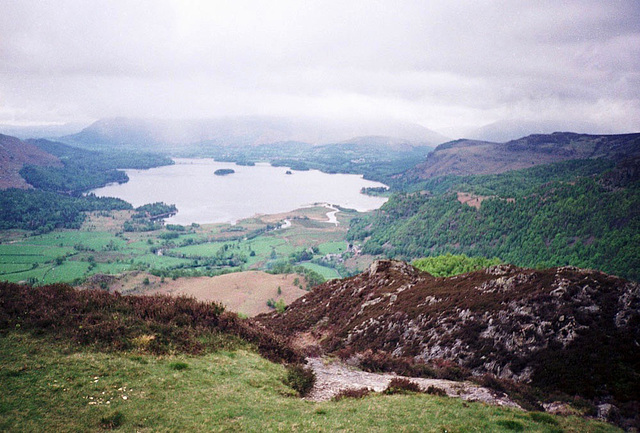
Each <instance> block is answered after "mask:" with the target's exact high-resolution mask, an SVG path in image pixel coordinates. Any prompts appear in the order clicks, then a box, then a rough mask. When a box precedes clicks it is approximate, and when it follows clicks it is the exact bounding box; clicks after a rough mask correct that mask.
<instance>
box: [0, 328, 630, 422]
mask: <svg viewBox="0 0 640 433" xmlns="http://www.w3.org/2000/svg"><path fill="white" fill-rule="evenodd" d="M70 344H71V343H69V342H68V340H66V339H59V338H58V339H56V338H55V337H54V336H53V335H50V334H49V335H47V334H43V335H39V336H37V335H35V334H33V333H26V332H23V331H19V330H5V331H3V333H2V334H1V337H0V386H2V393H1V394H0V430H1V431H10V432H12V431H15V432H17V431H20V432H30V431H31V432H41V431H56V432H86V431H103V430H105V429H117V430H118V431H138V432H152V431H153V432H165V431H262V432H264V431H314V432H318V431H327V432H329V431H354V432H355V431H374V432H375V431H379V432H383V431H399V432H409V431H416V432H417V431H420V432H445V431H446V432H491V431H495V432H511V431H527V432H613V431H619V430H617V429H616V428H615V427H613V426H610V425H607V424H603V423H600V422H595V421H588V420H584V419H581V418H576V417H567V418H564V417H554V416H549V415H546V414H531V413H527V412H523V411H517V410H510V409H504V408H499V407H493V406H487V405H484V404H480V403H464V402H462V401H461V400H457V399H449V398H442V397H435V396H428V395H422V394H420V395H418V394H412V395H393V396H387V395H371V396H369V397H365V398H363V399H343V400H340V401H338V402H324V403H312V402H307V401H304V400H301V399H299V398H297V397H295V396H294V392H293V390H291V389H290V388H288V387H287V386H285V385H284V384H283V383H282V379H283V378H284V376H285V370H284V368H283V367H282V366H281V365H279V364H275V363H272V362H269V361H267V360H265V359H264V358H262V357H260V356H259V355H257V354H256V353H254V352H253V351H252V350H251V349H250V347H249V346H247V345H244V344H243V343H238V345H237V346H236V347H235V349H232V350H231V349H228V350H219V351H217V352H214V353H207V354H204V355H197V356H194V355H161V356H159V355H151V354H144V353H138V352H112V351H107V352H103V351H98V350H96V349H92V348H90V347H79V346H77V345H70Z"/></svg>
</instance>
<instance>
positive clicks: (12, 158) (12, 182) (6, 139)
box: [0, 134, 62, 189]
mask: <svg viewBox="0 0 640 433" xmlns="http://www.w3.org/2000/svg"><path fill="white" fill-rule="evenodd" d="M25 164H33V165H53V166H61V165H62V164H61V163H60V160H59V159H58V158H57V157H55V156H53V155H51V154H49V153H47V152H45V151H44V150H41V149H39V148H38V147H36V146H34V145H33V144H31V143H27V142H25V141H22V140H20V139H18V138H15V137H11V136H9V135H3V134H0V189H7V188H30V186H29V184H28V183H27V182H26V181H25V180H24V179H23V178H22V176H20V173H19V171H20V169H21V168H22V166H23V165H25Z"/></svg>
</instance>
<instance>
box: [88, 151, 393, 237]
mask: <svg viewBox="0 0 640 433" xmlns="http://www.w3.org/2000/svg"><path fill="white" fill-rule="evenodd" d="M175 162H176V163H175V165H170V166H164V167H157V168H152V169H149V170H125V171H126V173H127V175H128V176H129V182H127V183H124V184H120V185H118V184H113V185H108V186H105V187H103V188H98V189H96V190H93V191H92V192H93V193H95V194H96V195H98V196H110V197H118V198H121V199H123V200H126V201H128V202H129V203H131V204H133V205H134V206H136V207H137V206H141V205H143V204H146V203H153V202H157V201H163V202H165V203H167V204H175V205H176V206H177V207H178V214H177V215H175V216H173V217H171V218H169V219H167V220H166V221H167V222H169V223H173V224H191V223H194V222H195V223H198V224H206V223H225V222H226V223H235V222H237V221H238V220H240V219H243V218H248V217H251V216H254V215H256V214H274V213H281V212H287V211H291V210H294V209H298V208H301V207H305V206H310V205H313V204H315V203H329V204H334V205H340V206H343V207H345V208H351V209H356V210H358V211H361V212H363V211H367V210H372V209H377V208H379V207H380V206H382V204H383V203H384V202H385V201H386V198H382V197H371V196H367V195H364V194H361V193H360V189H361V188H363V187H379V186H384V185H383V184H382V183H379V182H373V181H369V180H365V179H363V178H362V176H359V175H352V174H327V173H322V172H320V171H317V170H309V171H292V173H293V174H286V171H287V170H288V169H287V168H285V167H272V166H271V165H269V164H267V163H260V164H256V165H255V166H253V167H248V166H239V165H236V164H234V163H229V162H216V161H214V160H212V159H189V158H176V159H175ZM221 168H230V169H233V170H234V171H235V173H233V174H229V175H226V176H216V175H214V172H215V171H216V170H218V169H221Z"/></svg>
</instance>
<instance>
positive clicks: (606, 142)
mask: <svg viewBox="0 0 640 433" xmlns="http://www.w3.org/2000/svg"><path fill="white" fill-rule="evenodd" d="M638 155H640V134H622V135H588V134H575V133H570V132H554V133H553V134H535V135H529V136H527V137H523V138H520V139H517V140H512V141H508V142H506V143H493V142H488V141H477V140H465V139H462V140H456V141H451V142H448V143H444V144H441V145H440V146H438V147H437V148H436V149H435V150H434V151H433V152H432V153H431V154H429V155H428V156H427V159H426V160H425V161H424V162H423V163H421V164H418V165H417V166H416V167H414V168H413V169H411V170H409V171H408V172H407V173H405V174H404V175H403V178H404V179H405V180H406V181H415V180H420V179H430V178H435V177H438V176H445V175H458V176H465V175H471V174H495V173H503V172H505V171H509V170H519V169H523V168H528V167H532V166H535V165H541V164H550V163H554V162H559V161H566V160H572V159H587V158H605V159H611V160H616V161H617V160H621V159H624V158H628V157H633V156H638Z"/></svg>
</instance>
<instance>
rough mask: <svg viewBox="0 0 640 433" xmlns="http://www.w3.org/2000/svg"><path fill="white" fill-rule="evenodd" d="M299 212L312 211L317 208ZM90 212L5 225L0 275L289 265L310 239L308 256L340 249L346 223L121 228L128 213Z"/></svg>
mask: <svg viewBox="0 0 640 433" xmlns="http://www.w3.org/2000/svg"><path fill="white" fill-rule="evenodd" d="M301 212H303V213H304V212H308V213H309V215H312V216H313V215H315V214H316V213H318V212H320V213H322V212H324V209H319V210H318V209H315V208H310V209H306V210H303V211H301ZM345 215H347V214H345ZM91 218H92V219H91V220H90V222H88V223H87V224H85V225H84V226H83V227H84V228H83V229H80V230H69V229H63V230H56V231H52V232H49V233H46V234H41V235H33V234H30V233H29V232H27V231H13V232H6V233H4V236H3V238H2V242H3V243H0V279H2V280H6V281H11V282H21V281H26V282H30V283H34V284H48V283H54V282H73V283H76V284H77V283H81V282H82V281H83V280H84V279H86V278H87V277H89V276H91V275H93V274H96V273H105V274H118V273H122V272H125V271H129V270H136V269H137V270H143V271H148V272H151V271H154V270H155V271H158V272H160V273H165V275H174V276H175V275H177V276H182V275H197V274H198V273H200V274H207V275H208V274H212V273H219V272H220V271H224V270H230V271H237V270H239V269H269V268H270V267H271V266H272V265H273V264H274V263H277V262H281V261H283V260H284V261H291V260H293V262H292V264H293V265H295V264H297V263H295V260H296V259H292V254H293V253H299V252H301V251H304V250H309V251H310V248H311V247H317V250H316V251H317V252H316V253H315V254H314V257H313V258H314V259H319V258H321V257H323V256H325V255H327V254H340V253H343V252H345V251H346V248H347V242H346V241H345V234H346V226H344V229H341V228H338V229H336V227H335V226H332V225H327V224H319V223H318V224H316V223H313V224H311V222H313V221H311V220H306V219H304V218H303V219H296V220H294V223H293V226H292V227H290V228H287V229H283V230H270V231H265V232H264V233H262V234H259V235H258V236H255V235H252V233H256V230H264V229H265V228H266V226H267V224H273V223H272V222H269V223H267V222H262V221H261V220H260V219H255V218H254V219H249V220H246V221H243V222H242V225H238V226H229V225H225V224H218V225H205V226H202V227H200V226H194V227H192V226H189V227H187V228H185V231H180V230H168V229H161V230H155V231H150V232H123V231H122V230H121V229H122V225H123V224H124V222H125V221H126V220H127V218H129V214H128V213H126V212H123V213H122V215H115V214H114V216H113V218H112V217H109V218H105V217H100V216H95V215H93V216H91ZM100 218H102V219H100ZM345 218H347V219H349V218H350V216H349V215H347V216H345ZM310 221H311V222H310ZM314 224H315V225H314ZM245 236H246V237H245ZM231 259H233V262H231ZM304 260H308V259H304ZM305 267H307V268H308V269H311V270H314V271H316V272H318V273H319V274H321V275H322V276H323V277H324V278H326V279H333V278H339V277H340V274H339V273H338V272H337V271H336V270H335V269H333V268H331V267H327V266H320V265H316V264H313V265H312V264H308V263H307V264H306V265H305ZM167 272H168V273H169V274H166V273H167ZM156 274H157V273H156Z"/></svg>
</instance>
